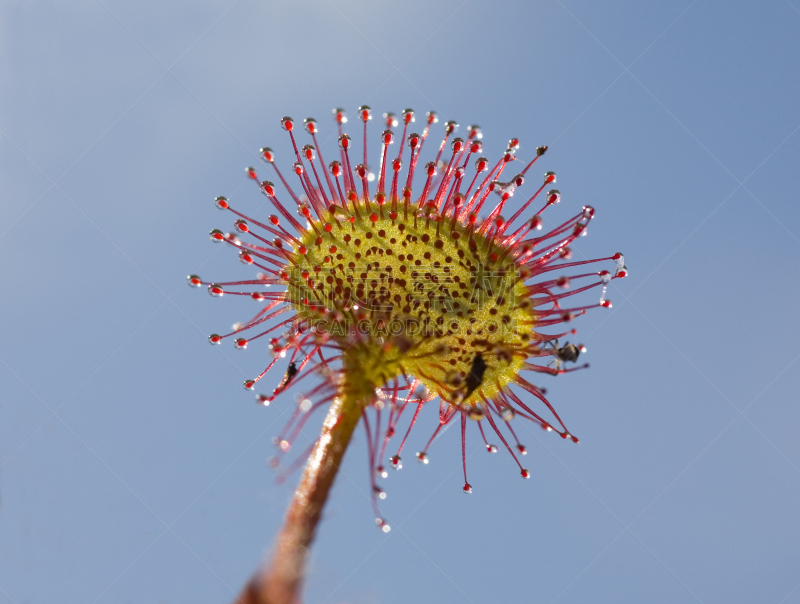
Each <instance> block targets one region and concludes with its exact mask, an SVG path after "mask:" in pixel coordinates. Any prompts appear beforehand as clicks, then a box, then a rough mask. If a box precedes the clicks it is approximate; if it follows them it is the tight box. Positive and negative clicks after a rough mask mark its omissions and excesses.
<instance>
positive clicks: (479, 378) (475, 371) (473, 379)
mask: <svg viewBox="0 0 800 604" xmlns="http://www.w3.org/2000/svg"><path fill="white" fill-rule="evenodd" d="M485 371H486V361H484V360H483V357H482V356H481V353H478V354H476V355H475V358H474V359H472V367H471V368H470V370H469V373H468V374H467V379H466V380H464V381H465V385H466V387H467V390H466V392H465V393H464V398H465V399H466V398H467V397H468V396H469V395H470V394H472V393H473V392H475V390H476V389H477V388H479V387H480V385H481V384H482V383H483V374H484V372H485Z"/></svg>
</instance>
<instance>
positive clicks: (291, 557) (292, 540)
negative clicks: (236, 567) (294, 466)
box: [235, 392, 365, 604]
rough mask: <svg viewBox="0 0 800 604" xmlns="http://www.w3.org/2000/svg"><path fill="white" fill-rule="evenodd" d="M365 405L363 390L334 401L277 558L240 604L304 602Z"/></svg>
mask: <svg viewBox="0 0 800 604" xmlns="http://www.w3.org/2000/svg"><path fill="white" fill-rule="evenodd" d="M364 404H365V402H364V396H363V392H348V393H346V394H345V395H344V396H342V397H341V398H337V399H335V400H334V402H333V404H332V405H331V407H330V409H329V411H328V415H327V417H326V418H325V422H324V424H323V426H322V433H321V434H320V437H319V440H318V441H317V444H316V446H315V447H314V450H313V452H312V453H311V456H310V457H309V459H308V463H307V464H306V467H305V470H304V471H303V476H302V478H301V480H300V485H299V486H298V487H297V490H296V491H295V493H294V499H293V500H292V503H291V504H290V505H289V510H288V512H287V513H286V519H285V521H284V524H283V528H282V529H281V532H280V534H279V535H278V538H277V540H276V543H275V547H274V549H273V552H272V559H271V560H270V562H269V563H267V564H264V565H262V566H261V567H260V568H259V569H258V570H257V571H256V573H255V574H254V575H253V577H252V579H250V582H249V583H248V584H247V586H246V587H245V589H244V591H243V592H242V593H241V594H240V595H239V597H238V599H237V600H236V602H235V604H299V603H300V602H301V599H300V594H301V590H302V587H303V586H302V583H303V578H304V576H305V567H306V560H307V558H308V552H309V549H310V546H311V542H312V541H313V540H314V535H315V533H316V529H317V524H318V523H319V520H320V516H321V514H322V508H323V507H324V506H325V501H326V500H327V498H328V493H329V492H330V489H331V486H333V481H334V479H335V478H336V473H337V472H338V470H339V465H340V464H341V461H342V458H343V457H344V452H345V450H346V449H347V445H348V444H349V443H350V439H351V437H352V436H353V431H354V430H355V427H356V426H357V425H358V421H359V419H360V417H361V411H362V409H363V406H364Z"/></svg>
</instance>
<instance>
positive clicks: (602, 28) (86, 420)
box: [0, 0, 800, 604]
mask: <svg viewBox="0 0 800 604" xmlns="http://www.w3.org/2000/svg"><path fill="white" fill-rule="evenodd" d="M0 46H1V50H2V52H0V195H2V199H1V200H0V280H1V281H2V294H1V295H0V325H1V326H2V338H0V464H1V465H2V467H1V469H0V604H23V603H30V604H40V603H50V602H60V603H64V604H68V603H85V602H88V603H151V602H159V603H162V602H164V603H165V602H173V603H180V602H189V601H192V602H209V603H211V602H227V601H230V600H231V599H232V598H233V595H234V594H235V593H237V592H238V591H239V589H240V588H241V586H242V585H243V584H244V582H245V581H246V579H247V578H248V577H249V576H250V574H251V572H252V571H253V569H254V567H255V565H256V563H257V561H258V559H259V557H260V556H261V554H262V552H264V551H265V549H266V548H268V547H269V546H270V544H271V542H272V539H273V537H274V536H275V534H276V531H277V530H278V527H279V526H280V523H281V520H282V516H283V514H284V511H285V508H286V504H287V502H288V500H289V498H290V496H291V493H292V489H293V487H294V484H295V482H296V480H297V477H298V476H297V475H295V476H293V477H292V478H291V479H290V481H289V483H288V484H286V485H284V486H278V485H276V484H275V481H274V477H275V474H274V472H273V470H271V469H270V468H269V466H268V464H267V459H268V458H269V457H270V456H271V455H272V454H273V452H274V447H273V445H272V443H271V437H273V436H275V435H276V434H277V433H278V432H279V430H280V428H281V426H282V424H283V422H284V421H285V417H286V414H287V412H288V411H289V410H290V408H291V404H292V399H291V397H290V396H286V397H284V398H282V399H280V400H279V401H278V402H276V403H275V404H273V405H272V406H271V407H269V408H267V409H265V408H262V407H258V406H257V405H256V404H255V403H254V402H253V396H252V394H251V393H249V392H246V391H244V390H243V389H242V387H241V383H242V380H243V379H244V378H246V377H253V376H254V375H256V374H257V373H258V372H259V371H260V370H261V368H262V367H263V366H264V364H265V362H266V359H267V354H266V349H265V347H264V346H263V345H262V346H256V345H253V346H251V347H250V348H249V349H248V350H247V351H246V352H240V351H235V350H233V348H232V346H230V345H228V346H222V347H212V346H209V345H208V344H207V342H206V336H207V335H208V334H209V333H212V332H223V330H225V329H226V328H228V327H229V326H230V325H231V324H232V323H233V322H234V321H237V320H243V319H246V318H248V317H249V315H250V314H251V313H252V312H253V310H254V309H253V303H251V302H250V301H248V300H231V299H229V297H226V298H224V299H222V300H217V299H212V298H210V297H209V296H208V295H206V293H205V292H203V291H202V290H201V291H199V292H198V291H197V290H191V289H190V288H188V287H187V286H186V285H185V276H186V275H187V274H189V273H198V274H200V275H201V276H203V277H206V278H209V279H218V280H225V279H227V278H230V277H234V276H237V275H243V274H247V272H246V269H244V267H242V266H241V265H240V264H239V263H238V262H237V260H236V258H235V254H234V253H233V251H232V250H230V249H221V248H220V247H217V246H214V245H212V244H211V243H210V242H209V240H208V236H207V233H208V231H209V229H211V228H214V227H218V228H222V229H230V228H231V215H230V214H223V213H220V212H218V211H217V210H216V209H215V208H214V207H213V198H214V197H215V196H216V195H222V194H224V195H227V196H229V197H230V198H232V199H235V200H237V203H238V205H239V206H240V207H243V208H244V209H246V210H248V211H252V212H253V213H255V214H257V215H259V216H266V215H267V214H269V213H270V211H269V210H268V209H267V208H265V207H264V202H263V198H262V197H261V196H260V195H259V193H258V191H257V189H256V187H255V186H254V185H253V183H252V182H249V181H247V180H246V178H245V176H244V171H243V168H244V167H245V166H247V165H255V166H256V167H257V168H258V169H259V171H260V172H261V173H262V175H263V176H267V175H268V174H269V172H268V171H267V170H266V167H265V166H264V165H263V163H259V160H258V158H257V151H258V149H259V147H262V146H272V147H273V148H275V149H276V151H277V152H278V153H279V161H280V162H282V165H283V166H285V167H288V165H289V163H290V162H291V157H290V155H289V150H290V147H289V142H288V139H287V137H286V135H285V133H284V132H282V131H281V130H280V127H279V123H278V120H279V119H280V117H282V116H283V115H291V116H293V117H294V118H295V119H296V120H301V119H302V118H305V117H307V116H315V117H316V118H317V119H318V120H319V122H320V126H321V128H322V133H323V134H322V138H323V139H327V142H326V146H325V147H324V149H325V150H328V154H329V155H330V150H332V149H333V148H334V145H335V141H334V140H333V139H330V138H328V137H329V136H330V135H331V134H332V133H333V132H334V125H333V122H332V120H331V118H330V111H331V109H332V108H333V107H334V106H341V107H344V108H346V109H347V110H349V111H353V110H354V109H355V108H356V107H357V106H358V105H361V104H364V103H366V104H369V105H371V106H372V107H373V108H374V110H375V113H376V114H380V113H382V112H384V111H395V112H400V111H401V110H402V109H403V108H405V107H413V108H414V109H415V110H416V111H417V114H418V115H422V114H423V113H424V112H425V111H426V110H429V109H434V110H436V111H438V112H439V113H440V115H441V118H442V120H446V119H454V120H457V121H458V122H459V123H460V124H462V127H465V126H466V125H467V124H469V123H478V124H480V125H481V126H482V127H483V130H484V133H485V136H484V143H485V150H486V154H487V155H488V156H489V157H491V158H496V157H497V156H498V154H500V153H502V151H503V150H504V149H505V145H506V141H507V140H508V139H509V138H510V137H511V136H518V137H519V138H520V139H521V141H522V146H521V149H520V152H519V154H518V156H519V157H520V159H522V160H527V159H529V158H530V157H532V154H533V153H534V149H535V147H536V146H537V145H541V144H547V145H549V146H550V151H549V152H548V154H547V155H546V156H545V157H544V158H543V159H542V160H541V162H540V163H537V165H536V168H537V170H539V171H540V172H544V171H545V170H554V171H556V173H557V174H558V185H557V186H558V188H559V189H560V190H561V192H562V202H561V205H560V206H558V207H557V208H555V211H553V212H552V213H551V214H550V216H549V219H550V220H553V221H555V220H558V219H562V218H565V217H567V216H569V215H571V214H572V213H574V211H575V210H576V209H577V208H579V207H580V206H582V205H584V204H587V203H588V204H592V205H594V206H595V207H596V209H597V217H596V219H595V220H594V221H593V223H592V224H591V227H590V228H589V236H588V237H586V238H582V239H581V240H580V241H579V242H578V245H576V246H575V248H576V253H578V254H580V255H581V256H585V257H595V256H601V255H609V254H610V253H613V252H616V251H621V252H624V253H625V256H626V259H627V265H628V267H629V269H630V274H631V276H630V277H629V278H628V279H626V280H618V281H615V282H614V283H613V284H612V287H611V289H610V291H609V295H608V297H609V299H611V300H612V301H613V302H614V307H613V309H611V310H602V309H601V310H597V311H595V312H592V313H590V314H589V315H588V316H586V317H583V318H581V319H580V321H578V322H576V324H575V326H576V327H577V328H578V329H579V336H578V339H579V340H581V341H583V342H584V343H585V344H586V345H587V348H588V354H587V360H588V361H590V362H591V364H592V367H591V369H590V370H588V371H583V372H577V373H575V374H572V375H571V376H564V377H560V378H558V379H549V380H542V381H539V383H540V384H541V385H543V386H546V387H547V388H548V392H549V395H550V398H551V400H552V401H553V403H554V404H555V405H556V407H557V409H558V410H559V411H560V413H561V415H562V417H563V418H564V419H565V421H566V423H567V425H568V426H570V429H571V430H572V431H573V432H574V433H575V434H577V435H578V436H579V437H580V438H581V444H580V446H576V445H574V444H572V443H568V442H563V441H561V439H559V438H557V436H555V435H554V434H548V433H543V432H541V431H540V430H538V429H537V430H534V428H533V427H532V426H530V425H527V424H524V423H522V422H520V423H519V426H520V428H519V432H520V433H521V436H522V439H523V441H524V442H525V443H526V444H527V445H528V448H529V451H530V452H529V454H528V456H527V458H525V461H526V465H527V467H528V468H529V469H530V470H531V471H532V474H533V477H532V479H531V480H529V481H523V480H521V479H520V478H519V475H518V470H517V469H516V466H515V465H514V463H513V461H512V460H511V459H510V457H509V456H508V455H507V454H506V453H505V452H504V451H500V452H499V453H497V454H496V455H489V454H487V453H486V452H485V450H484V449H483V445H482V444H481V442H480V439H479V436H478V435H477V433H476V432H475V431H473V432H472V433H471V434H470V441H469V447H470V449H469V455H470V457H469V460H468V464H469V468H470V482H471V483H472V485H473V488H474V493H473V494H472V495H471V496H469V497H465V496H464V495H463V494H462V492H461V484H462V478H461V475H460V472H461V470H460V444H459V437H458V431H457V430H451V431H448V432H445V434H444V435H443V436H442V437H441V438H440V439H438V440H437V442H436V443H435V444H434V446H433V448H432V449H431V452H430V456H431V463H430V464H429V465H428V466H424V467H423V466H421V465H419V464H417V463H415V462H414V461H413V455H412V453H413V451H415V450H417V449H420V448H421V447H422V446H423V444H424V442H425V440H426V439H427V437H428V436H429V434H430V433H431V431H432V430H433V428H434V426H435V422H436V419H435V416H436V409H435V406H434V407H431V408H430V409H427V410H426V411H425V412H424V413H423V417H422V421H421V422H420V426H419V428H418V429H417V430H416V432H415V433H414V434H412V437H411V442H410V444H409V446H408V450H407V453H406V455H405V460H406V463H405V467H404V468H403V470H402V471H401V472H399V473H394V472H393V473H392V474H391V475H390V476H389V478H388V479H387V480H386V481H385V488H386V490H387V492H388V498H387V499H386V501H385V502H384V503H383V510H384V513H385V515H386V516H387V518H388V519H389V521H390V522H391V523H392V525H393V526H394V530H393V531H392V532H391V533H390V534H388V535H385V534H383V533H381V532H380V531H378V530H377V529H376V527H375V525H374V523H373V514H372V512H371V509H370V506H369V502H368V498H367V496H366V493H367V492H368V484H369V483H368V476H367V461H366V455H365V446H364V435H363V433H362V432H359V433H358V436H357V439H356V442H355V444H354V445H353V447H352V448H351V450H350V451H349V452H348V454H347V457H346V460H345V463H344V466H343V469H342V473H341V475H340V476H339V478H338V480H337V483H336V486H335V488H334V491H333V493H332V497H331V499H330V501H329V503H328V506H327V508H326V510H325V519H324V521H323V522H322V523H321V525H320V527H319V537H318V539H317V542H316V544H315V546H314V550H313V556H312V559H311V566H310V572H309V575H308V587H307V590H306V595H307V600H308V602H313V603H329V604H334V603H344V602H347V603H364V604H366V603H387V604H388V603H405V602H434V601H436V602H453V603H463V602H466V603H469V602H472V603H473V604H478V603H483V602H557V603H559V604H567V603H569V602H650V603H659V602H664V603H670V604H674V603H679V602H702V603H711V602H726V603H730V602H760V603H762V602H763V603H775V604H778V603H783V604H788V603H795V604H796V603H798V602H800V515H799V514H798V510H800V441H799V440H798V436H799V435H800V404H798V392H799V391H800V361H798V352H800V351H798V346H797V340H798V337H800V318H799V317H798V312H797V307H798V302H797V300H798V298H800V269H798V267H799V266H800V239H799V237H800V203H798V196H799V195H800V170H798V164H800V132H798V127H800V114H799V112H798V107H800V104H799V103H798V99H800V78H799V77H798V74H800V3H798V2H795V1H794V0H792V2H788V1H786V0H768V1H756V0H752V1H750V2H745V1H732V2H723V1H715V0H695V1H692V0H675V1H672V2H643V1H640V2H636V1H632V0H629V1H624V0H610V1H607V2H592V1H585V0H555V1H550V0H546V1H537V2H522V1H519V2H502V1H501V2H478V1H475V0H471V1H470V0H467V1H465V0H454V1H451V0H447V1H441V2H435V3H428V2H422V1H418V0H412V1H408V0H405V1H403V2H383V1H381V2H354V1H350V0H327V1H318V2H310V1H302V2H270V1H263V0H262V1H257V0H227V1H223V2H168V3H167V2H154V1H150V0H144V1H141V2H135V3H134V2H121V1H118V0H102V1H97V0H83V1H75V2H69V3H66V2H43V1H29V2H23V1H18V0H11V1H9V2H6V3H4V4H3V5H2V6H1V7H0ZM417 125H419V126H420V128H421V122H420V121H418V122H417ZM370 128H371V133H372V137H373V138H372V140H377V136H378V132H379V129H380V126H379V124H378V123H377V122H376V121H373V122H372V124H371V126H370ZM440 128H441V122H440V124H439V126H438V127H437V129H436V130H435V137H436V138H439V137H440V135H441V130H440ZM532 180H535V179H529V181H532ZM534 186H535V185H531V184H530V182H529V185H528V186H526V187H525V189H528V190H531V189H532V188H533V187H534ZM525 189H523V190H525ZM520 198H521V196H517V197H515V198H514V201H515V202H516V203H519V202H520ZM243 271H244V272H243ZM592 297H593V295H592ZM264 344H266V342H265V343H264ZM271 379H277V376H273V377H272V378H271ZM312 433H313V430H312V431H309V432H308V433H307V435H306V436H303V437H301V441H302V438H306V437H312Z"/></svg>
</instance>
